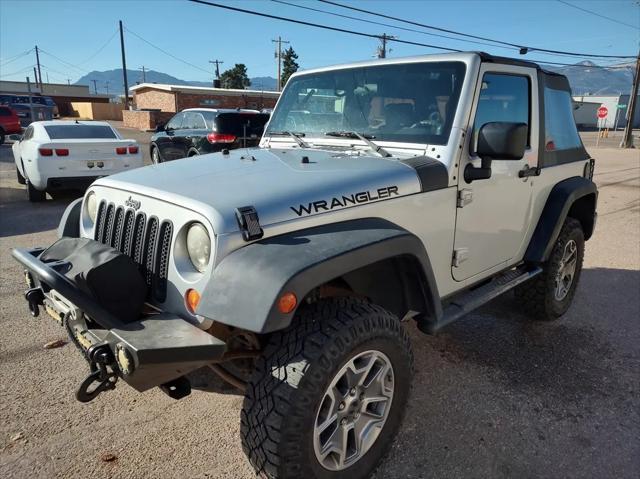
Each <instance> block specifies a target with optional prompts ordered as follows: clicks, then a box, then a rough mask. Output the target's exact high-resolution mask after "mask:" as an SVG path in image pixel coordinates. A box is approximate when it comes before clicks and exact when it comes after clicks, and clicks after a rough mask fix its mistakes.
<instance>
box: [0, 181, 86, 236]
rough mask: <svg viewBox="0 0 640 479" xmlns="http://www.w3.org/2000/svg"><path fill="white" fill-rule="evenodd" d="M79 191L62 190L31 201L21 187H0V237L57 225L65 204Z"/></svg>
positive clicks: (79, 193)
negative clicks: (53, 195) (36, 200)
mask: <svg viewBox="0 0 640 479" xmlns="http://www.w3.org/2000/svg"><path fill="white" fill-rule="evenodd" d="M82 194H83V193H82V192H80V191H65V192H60V193H56V194H55V197H53V198H52V197H51V196H48V197H47V200H46V201H43V202H41V203H30V202H29V201H28V200H27V198H26V196H27V195H26V192H25V190H24V189H22V188H0V237H7V236H15V235H23V234H31V233H38V232H41V231H47V230H50V229H54V228H57V227H58V224H59V223H60V218H61V217H62V213H64V210H65V208H66V207H67V206H68V205H69V203H71V202H72V201H73V200H75V199H76V198H79V197H81V196H82Z"/></svg>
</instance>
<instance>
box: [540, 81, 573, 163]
mask: <svg viewBox="0 0 640 479" xmlns="http://www.w3.org/2000/svg"><path fill="white" fill-rule="evenodd" d="M544 129H545V139H544V145H545V148H544V149H545V150H546V151H557V150H571V149H573V148H580V147H581V146H582V141H581V140H580V135H578V129H577V128H576V122H575V120H574V118H573V104H572V101H571V95H570V94H569V92H568V91H566V90H554V89H552V88H549V87H545V88H544Z"/></svg>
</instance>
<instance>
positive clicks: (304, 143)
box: [268, 130, 310, 148]
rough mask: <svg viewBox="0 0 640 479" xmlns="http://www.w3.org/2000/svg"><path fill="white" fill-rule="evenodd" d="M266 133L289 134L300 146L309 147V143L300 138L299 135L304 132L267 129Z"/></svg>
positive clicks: (275, 134) (274, 134)
mask: <svg viewBox="0 0 640 479" xmlns="http://www.w3.org/2000/svg"><path fill="white" fill-rule="evenodd" d="M268 134H269V135H271V136H290V137H291V138H293V139H294V140H295V142H296V143H297V144H298V146H299V147H300V148H310V146H309V143H307V142H306V141H304V140H303V139H302V138H300V137H301V136H304V133H294V132H292V131H286V130H283V131H269V132H268Z"/></svg>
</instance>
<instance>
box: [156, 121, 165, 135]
mask: <svg viewBox="0 0 640 479" xmlns="http://www.w3.org/2000/svg"><path fill="white" fill-rule="evenodd" d="M161 131H165V125H164V123H158V124H157V125H156V133H160V132H161Z"/></svg>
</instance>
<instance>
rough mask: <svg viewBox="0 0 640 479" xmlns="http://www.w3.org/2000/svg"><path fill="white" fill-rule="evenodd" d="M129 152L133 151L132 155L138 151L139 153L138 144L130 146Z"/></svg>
mask: <svg viewBox="0 0 640 479" xmlns="http://www.w3.org/2000/svg"><path fill="white" fill-rule="evenodd" d="M129 153H131V154H132V155H135V154H136V153H138V146H137V145H133V146H130V147H129Z"/></svg>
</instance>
